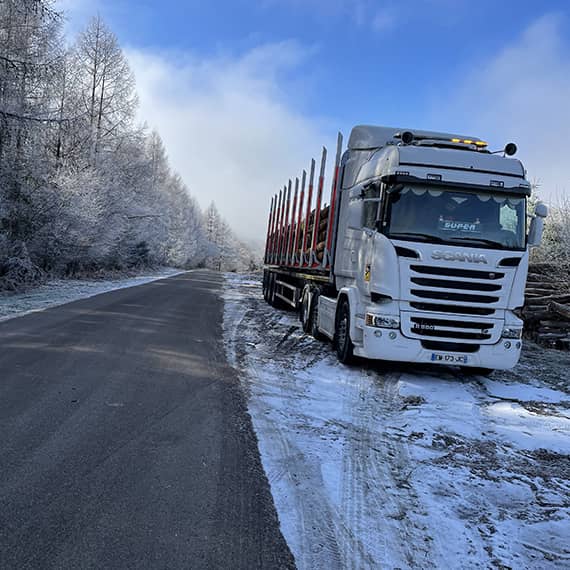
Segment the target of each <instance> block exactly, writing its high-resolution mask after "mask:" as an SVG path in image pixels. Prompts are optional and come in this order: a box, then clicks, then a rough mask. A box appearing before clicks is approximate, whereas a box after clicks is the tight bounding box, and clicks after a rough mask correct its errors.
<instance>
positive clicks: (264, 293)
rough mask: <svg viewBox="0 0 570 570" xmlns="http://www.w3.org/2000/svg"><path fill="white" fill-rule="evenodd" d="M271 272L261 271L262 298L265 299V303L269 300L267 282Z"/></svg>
mask: <svg viewBox="0 0 570 570" xmlns="http://www.w3.org/2000/svg"><path fill="white" fill-rule="evenodd" d="M270 275H271V273H268V272H267V271H264V272H263V287H262V290H263V299H264V300H265V302H266V303H267V302H268V301H269V295H268V294H267V289H268V287H267V284H268V281H269V277H270Z"/></svg>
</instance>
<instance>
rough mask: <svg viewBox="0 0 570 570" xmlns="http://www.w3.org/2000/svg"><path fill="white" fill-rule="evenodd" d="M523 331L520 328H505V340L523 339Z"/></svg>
mask: <svg viewBox="0 0 570 570" xmlns="http://www.w3.org/2000/svg"><path fill="white" fill-rule="evenodd" d="M522 333H523V330H522V329H521V328H519V327H505V328H504V329H503V338H514V339H517V340H518V339H521V338H522Z"/></svg>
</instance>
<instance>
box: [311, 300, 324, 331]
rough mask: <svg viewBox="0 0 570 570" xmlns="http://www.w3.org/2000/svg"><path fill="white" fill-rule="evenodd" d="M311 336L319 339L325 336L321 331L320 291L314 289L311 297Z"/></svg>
mask: <svg viewBox="0 0 570 570" xmlns="http://www.w3.org/2000/svg"><path fill="white" fill-rule="evenodd" d="M310 315H311V319H310V321H311V322H310V325H311V330H310V332H311V336H312V337H313V338H315V339H317V340H323V339H324V337H323V335H322V334H321V332H320V331H319V293H318V291H314V292H313V295H312V299H311V313H310Z"/></svg>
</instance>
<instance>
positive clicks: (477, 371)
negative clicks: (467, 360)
mask: <svg viewBox="0 0 570 570" xmlns="http://www.w3.org/2000/svg"><path fill="white" fill-rule="evenodd" d="M461 372H463V374H464V376H489V375H490V374H492V373H493V372H495V371H494V370H493V369H492V368H479V367H476V366H462V367H461Z"/></svg>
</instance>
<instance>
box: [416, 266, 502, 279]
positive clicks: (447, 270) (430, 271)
mask: <svg viewBox="0 0 570 570" xmlns="http://www.w3.org/2000/svg"><path fill="white" fill-rule="evenodd" d="M410 269H411V270H412V271H414V272H415V273H422V274H424V275H442V276H445V277H465V278H466V279H489V280H492V281H493V280H497V279H502V278H503V277H504V276H505V274H504V273H495V272H494V271H476V270H474V269H457V268H455V267H433V266H430V265H412V266H411V267H410Z"/></svg>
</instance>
